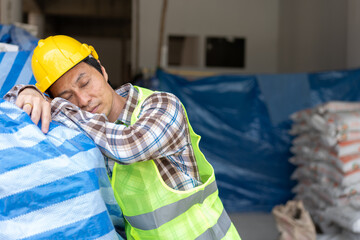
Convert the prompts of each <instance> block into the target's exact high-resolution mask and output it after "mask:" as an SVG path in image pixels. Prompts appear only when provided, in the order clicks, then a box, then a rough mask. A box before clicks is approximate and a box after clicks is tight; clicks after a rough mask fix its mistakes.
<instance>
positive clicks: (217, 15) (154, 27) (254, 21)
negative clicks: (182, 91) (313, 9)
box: [139, 0, 279, 73]
mask: <svg viewBox="0 0 360 240" xmlns="http://www.w3.org/2000/svg"><path fill="white" fill-rule="evenodd" d="M278 2H279V1H278V0H276V1H268V0H197V1H192V0H183V1H176V0H169V5H168V11H167V18H166V28H165V39H167V36H168V35H176V34H183V35H188V36H198V37H199V40H200V41H199V48H198V54H199V56H200V57H199V67H197V68H196V69H197V70H199V69H200V70H209V71H212V70H220V71H222V72H229V71H232V70H234V69H213V68H212V69H209V68H205V67H204V51H205V46H204V42H205V37H206V36H217V37H221V36H225V37H245V38H246V50H245V52H246V53H245V54H246V56H245V59H246V63H245V68H243V69H238V71H240V72H264V73H274V72H276V71H277V59H278V56H277V53H278V15H279V12H278V9H279V6H278ZM161 4H162V0H152V1H147V0H140V1H139V15H140V19H139V21H140V22H139V26H140V28H139V41H140V42H139V66H140V68H143V67H150V68H152V67H153V66H156V56H157V49H158V46H157V44H158V32H159V21H160V13H161Z"/></svg>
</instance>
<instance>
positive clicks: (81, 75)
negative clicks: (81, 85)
mask: <svg viewBox="0 0 360 240" xmlns="http://www.w3.org/2000/svg"><path fill="white" fill-rule="evenodd" d="M85 74H86V73H85V72H83V73H80V74H79V76H78V77H77V79H76V80H75V83H78V82H79V81H80V79H81V78H82V77H83V76H84V75H85Z"/></svg>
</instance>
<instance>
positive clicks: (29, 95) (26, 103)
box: [3, 85, 51, 133]
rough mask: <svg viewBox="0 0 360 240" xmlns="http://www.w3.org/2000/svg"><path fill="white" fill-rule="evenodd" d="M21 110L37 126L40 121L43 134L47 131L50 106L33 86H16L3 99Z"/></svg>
mask: <svg viewBox="0 0 360 240" xmlns="http://www.w3.org/2000/svg"><path fill="white" fill-rule="evenodd" d="M3 98H4V100H6V101H9V102H11V103H14V104H15V105H16V106H18V107H19V108H21V109H23V110H24V111H25V112H26V113H27V114H28V115H29V116H31V120H32V121H33V122H34V123H35V124H36V125H37V124H38V122H39V121H40V119H41V130H42V131H43V133H47V132H48V131H49V124H50V122H51V113H50V110H51V105H50V102H48V101H47V99H46V97H45V96H44V95H43V94H42V92H40V91H39V90H38V89H37V88H36V87H35V86H33V85H16V86H14V87H13V88H12V89H11V90H10V91H9V92H8V93H6V94H5V96H4V97H3Z"/></svg>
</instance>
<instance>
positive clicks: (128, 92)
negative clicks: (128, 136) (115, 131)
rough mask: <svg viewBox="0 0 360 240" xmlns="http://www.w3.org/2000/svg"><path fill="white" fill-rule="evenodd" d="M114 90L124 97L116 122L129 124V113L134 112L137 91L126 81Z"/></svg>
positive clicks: (137, 95)
mask: <svg viewBox="0 0 360 240" xmlns="http://www.w3.org/2000/svg"><path fill="white" fill-rule="evenodd" d="M115 92H116V93H117V94H119V95H120V96H122V97H124V98H126V102H125V105H124V108H123V110H122V111H121V113H120V115H119V117H118V119H117V121H116V123H123V124H126V125H130V122H131V115H132V113H133V112H134V110H135V107H136V105H137V102H138V98H139V93H138V91H137V90H136V89H135V88H134V86H133V85H132V84H130V83H126V84H124V85H122V86H121V87H120V88H118V89H117V90H116V91H115Z"/></svg>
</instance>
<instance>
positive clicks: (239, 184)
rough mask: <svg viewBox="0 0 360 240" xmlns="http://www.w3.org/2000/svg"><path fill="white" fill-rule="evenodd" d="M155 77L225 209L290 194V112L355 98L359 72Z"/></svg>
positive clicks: (359, 95) (263, 204)
mask: <svg viewBox="0 0 360 240" xmlns="http://www.w3.org/2000/svg"><path fill="white" fill-rule="evenodd" d="M157 81H159V82H158V83H156V84H154V86H155V87H153V88H155V89H157V90H162V91H168V92H172V93H174V94H175V95H176V96H178V97H179V98H180V100H181V101H182V102H183V104H184V105H185V107H186V109H187V112H188V115H189V119H190V123H191V125H192V126H193V128H194V131H195V132H196V133H198V134H199V135H200V136H202V139H201V141H200V147H201V149H202V151H203V152H204V154H205V156H206V157H207V159H208V160H209V162H210V163H211V164H212V165H213V166H214V169H215V173H216V178H217V182H218V185H219V194H220V197H221V199H222V201H223V203H224V205H225V208H226V209H227V210H228V211H230V212H249V211H270V210H271V209H272V208H273V207H274V206H275V205H278V204H284V203H285V202H286V201H287V200H289V199H291V198H292V197H293V194H292V193H291V188H292V187H293V186H294V185H295V183H296V182H294V181H291V180H290V175H291V173H292V172H293V171H294V166H293V165H291V164H290V163H289V162H288V159H289V157H290V156H291V153H290V150H289V148H290V146H291V140H292V138H291V137H290V135H289V134H288V130H289V129H290V126H291V122H290V120H289V115H290V114H291V113H293V112H295V111H298V110H300V109H304V108H309V107H313V106H316V105H318V104H321V103H324V102H327V101H332V100H339V101H359V100H360V70H358V69H355V70H348V71H331V72H321V73H302V74H269V75H220V76H213V77H205V78H201V79H197V80H193V81H189V80H187V79H186V78H184V77H181V76H178V75H172V74H169V73H166V72H165V71H162V70H158V71H157V73H156V78H154V79H153V82H157Z"/></svg>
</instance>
